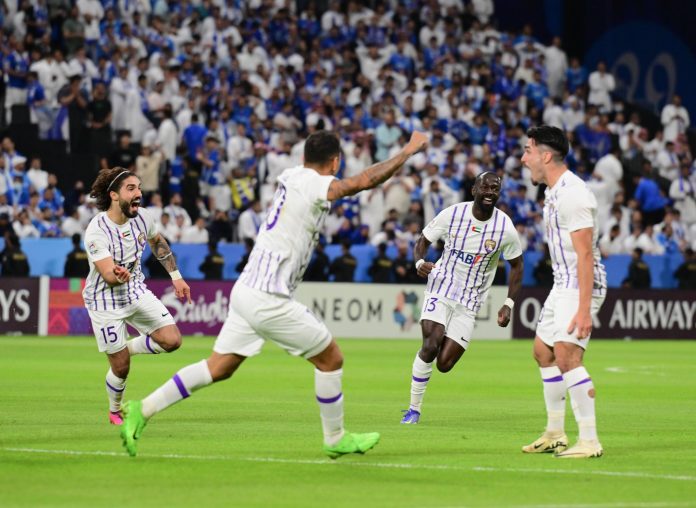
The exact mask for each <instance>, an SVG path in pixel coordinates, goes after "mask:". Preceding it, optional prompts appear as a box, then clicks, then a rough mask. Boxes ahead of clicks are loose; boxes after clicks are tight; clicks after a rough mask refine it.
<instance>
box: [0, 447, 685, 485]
mask: <svg viewBox="0 0 696 508" xmlns="http://www.w3.org/2000/svg"><path fill="white" fill-rule="evenodd" d="M0 450H2V451H5V452H14V453H44V454H50V455H74V456H102V457H120V458H127V457H128V455H126V453H125V452H108V451H102V450H50V449H44V448H7V447H6V448H0ZM138 457H142V458H148V459H179V460H221V461H228V462H265V463H275V464H305V465H318V466H334V465H340V466H350V467H372V468H381V469H413V470H423V469H431V470H451V471H471V472H476V473H480V472H482V473H540V474H565V475H582V476H613V477H622V478H645V479H650V480H674V481H682V482H696V476H689V475H671V474H658V473H643V472H634V471H582V470H577V469H542V468H511V467H486V466H471V467H465V466H454V465H448V464H409V463H396V462H395V463H391V462H347V461H334V460H329V459H325V460H312V459H306V460H303V459H280V458H275V457H229V456H225V455H181V454H176V453H164V454H155V453H140V454H138Z"/></svg>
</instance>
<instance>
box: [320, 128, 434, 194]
mask: <svg viewBox="0 0 696 508" xmlns="http://www.w3.org/2000/svg"><path fill="white" fill-rule="evenodd" d="M427 145H428V137H427V135H426V134H425V133H424V132H418V131H415V132H413V133H412V134H411V139H410V140H409V142H408V143H407V144H406V146H405V147H403V148H402V149H401V151H400V152H399V153H398V154H397V155H395V156H394V157H392V158H391V159H387V160H386V161H383V162H378V163H377V164H373V165H372V166H370V167H368V168H367V169H365V170H363V171H362V173H360V174H358V175H355V176H351V177H350V178H344V179H343V180H334V181H333V182H331V185H330V186H329V192H328V195H327V199H328V200H329V201H334V200H336V199H340V198H342V197H345V196H352V195H353V194H357V193H358V192H360V191H362V190H365V189H371V188H373V187H376V186H378V185H379V184H380V183H382V182H385V181H387V180H388V179H389V178H390V177H391V176H392V175H393V174H394V173H396V171H397V170H398V169H399V168H400V167H401V166H402V165H403V164H404V163H405V162H406V161H407V160H408V158H409V157H411V156H412V155H415V154H417V153H418V152H420V151H422V150H424V149H425V147H426V146H427Z"/></svg>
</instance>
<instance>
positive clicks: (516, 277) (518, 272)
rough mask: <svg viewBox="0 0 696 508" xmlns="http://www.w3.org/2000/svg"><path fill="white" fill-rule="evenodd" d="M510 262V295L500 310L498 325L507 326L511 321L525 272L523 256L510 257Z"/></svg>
mask: <svg viewBox="0 0 696 508" xmlns="http://www.w3.org/2000/svg"><path fill="white" fill-rule="evenodd" d="M508 263H510V281H509V283H508V295H507V299H506V300H505V303H504V304H503V306H502V307H501V308H500V310H499V311H498V326H501V327H503V328H505V327H506V326H507V325H508V324H509V323H510V316H511V314H512V306H513V305H514V304H515V301H516V300H517V295H519V294H520V289H522V274H523V272H524V261H523V258H522V256H519V257H516V258H514V259H509V260H508Z"/></svg>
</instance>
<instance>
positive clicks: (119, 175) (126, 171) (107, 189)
mask: <svg viewBox="0 0 696 508" xmlns="http://www.w3.org/2000/svg"><path fill="white" fill-rule="evenodd" d="M126 173H130V171H129V170H125V171H121V172H120V173H119V174H118V175H116V178H114V179H113V180H111V183H110V184H109V186H108V187H107V188H106V192H109V191H110V190H111V186H112V185H113V184H114V182H115V181H116V180H118V179H119V178H121V177H122V176H123V175H125V174H126Z"/></svg>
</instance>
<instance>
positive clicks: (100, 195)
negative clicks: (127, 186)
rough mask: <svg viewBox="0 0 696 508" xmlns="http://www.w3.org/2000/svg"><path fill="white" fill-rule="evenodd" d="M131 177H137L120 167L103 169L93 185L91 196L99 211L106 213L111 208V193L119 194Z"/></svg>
mask: <svg viewBox="0 0 696 508" xmlns="http://www.w3.org/2000/svg"><path fill="white" fill-rule="evenodd" d="M129 176H136V174H135V173H133V172H132V171H129V170H127V169H125V168H122V167H120V166H116V167H115V168H111V169H108V168H106V169H102V170H101V171H99V174H98V175H97V179H96V180H94V183H93V184H92V189H91V190H90V192H89V196H90V197H91V198H93V199H95V200H96V205H97V209H98V210H101V211H102V212H105V211H107V210H108V209H109V207H110V206H111V196H110V195H109V192H111V191H114V192H118V191H119V190H120V189H121V185H122V184H123V181H124V180H125V179H126V178H128V177H129Z"/></svg>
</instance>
